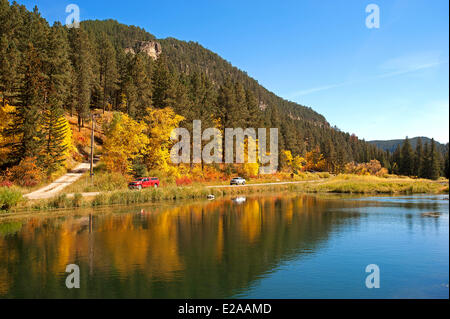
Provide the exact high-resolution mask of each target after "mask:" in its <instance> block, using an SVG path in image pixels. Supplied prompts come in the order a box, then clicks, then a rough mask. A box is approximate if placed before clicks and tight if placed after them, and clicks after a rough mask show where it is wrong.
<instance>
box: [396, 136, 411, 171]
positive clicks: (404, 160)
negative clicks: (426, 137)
mask: <svg viewBox="0 0 450 319" xmlns="http://www.w3.org/2000/svg"><path fill="white" fill-rule="evenodd" d="M413 159H414V155H413V150H412V147H411V144H410V143H409V139H408V137H406V139H405V141H404V142H403V145H402V149H401V160H400V165H399V171H400V174H403V175H408V176H409V175H412V174H413Z"/></svg>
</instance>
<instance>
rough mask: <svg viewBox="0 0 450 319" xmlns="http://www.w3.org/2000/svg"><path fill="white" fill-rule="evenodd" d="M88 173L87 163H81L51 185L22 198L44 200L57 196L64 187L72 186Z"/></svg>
mask: <svg viewBox="0 0 450 319" xmlns="http://www.w3.org/2000/svg"><path fill="white" fill-rule="evenodd" d="M87 171H89V163H81V164H79V165H78V166H77V167H75V168H74V169H73V170H71V171H70V172H69V173H67V174H65V175H63V176H61V177H60V178H58V179H57V180H55V181H54V182H53V183H50V184H49V185H47V186H45V187H42V188H40V189H38V190H36V191H34V192H31V193H28V194H25V195H23V197H25V198H28V199H45V198H51V197H53V196H55V195H57V194H58V193H59V192H60V191H61V190H63V189H64V188H65V187H66V186H68V185H70V184H72V183H73V182H75V181H76V180H77V179H79V178H80V177H81V176H83V174H84V173H85V172H87Z"/></svg>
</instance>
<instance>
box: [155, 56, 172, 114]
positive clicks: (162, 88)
mask: <svg viewBox="0 0 450 319" xmlns="http://www.w3.org/2000/svg"><path fill="white" fill-rule="evenodd" d="M152 86H153V87H152V89H153V90H152V93H153V94H152V102H153V107H155V108H159V109H163V108H166V107H173V106H174V105H175V104H176V93H175V81H174V76H173V74H171V73H170V72H169V68H168V65H167V61H166V57H165V56H164V55H161V56H160V57H159V58H158V60H157V61H156V66H155V69H154V72H153V75H152Z"/></svg>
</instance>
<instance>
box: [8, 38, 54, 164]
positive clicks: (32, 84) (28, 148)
mask: <svg viewBox="0 0 450 319" xmlns="http://www.w3.org/2000/svg"><path fill="white" fill-rule="evenodd" d="M22 69H23V71H24V78H23V79H24V80H23V83H22V85H21V88H20V93H19V96H18V103H17V107H16V112H15V114H14V117H15V119H14V124H13V126H12V127H10V129H8V131H7V134H8V135H9V136H14V137H15V140H16V142H15V143H14V144H13V145H11V146H12V152H11V157H10V163H12V164H18V163H19V162H20V161H21V160H22V159H24V158H26V157H29V158H36V159H38V160H39V156H40V154H41V153H40V152H41V146H42V143H43V135H42V131H41V129H40V127H39V124H40V123H41V118H42V117H41V112H42V108H43V105H44V97H45V75H44V74H43V72H42V61H41V60H40V59H39V57H38V54H37V50H36V49H35V48H34V47H33V45H32V44H29V46H28V49H27V51H26V52H25V58H24V60H23V66H22Z"/></svg>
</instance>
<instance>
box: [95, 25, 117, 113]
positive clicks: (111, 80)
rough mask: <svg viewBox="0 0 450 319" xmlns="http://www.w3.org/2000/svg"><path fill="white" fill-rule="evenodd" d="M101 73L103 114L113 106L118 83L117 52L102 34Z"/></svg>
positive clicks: (100, 41)
mask: <svg viewBox="0 0 450 319" xmlns="http://www.w3.org/2000/svg"><path fill="white" fill-rule="evenodd" d="M98 45H99V69H100V70H99V71H100V72H99V73H100V79H99V82H100V87H101V105H102V107H103V112H105V109H106V106H107V105H108V104H112V101H113V98H114V95H115V91H116V89H117V88H118V87H117V81H118V73H117V65H116V51H115V49H114V47H113V45H112V43H111V41H110V40H109V39H108V37H107V35H106V33H104V32H103V33H102V34H101V36H100V40H99V44H98Z"/></svg>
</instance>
